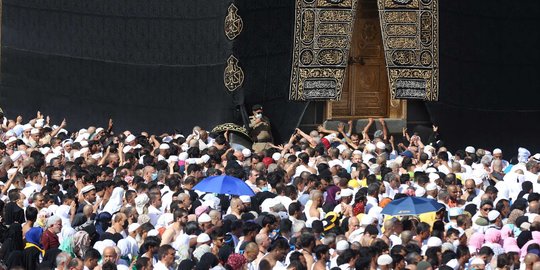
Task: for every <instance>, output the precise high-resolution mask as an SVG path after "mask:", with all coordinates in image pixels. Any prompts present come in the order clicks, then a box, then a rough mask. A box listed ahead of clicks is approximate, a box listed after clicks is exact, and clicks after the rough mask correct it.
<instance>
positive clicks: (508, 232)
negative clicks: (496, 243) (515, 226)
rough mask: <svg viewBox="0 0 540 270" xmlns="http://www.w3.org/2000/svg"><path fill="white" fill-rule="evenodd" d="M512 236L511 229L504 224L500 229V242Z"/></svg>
mask: <svg viewBox="0 0 540 270" xmlns="http://www.w3.org/2000/svg"><path fill="white" fill-rule="evenodd" d="M513 235H514V231H513V230H512V228H510V225H509V224H506V225H504V226H503V227H502V228H501V238H502V240H505V239H506V238H508V237H512V236H513Z"/></svg>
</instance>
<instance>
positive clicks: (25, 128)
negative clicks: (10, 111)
mask: <svg viewBox="0 0 540 270" xmlns="http://www.w3.org/2000/svg"><path fill="white" fill-rule="evenodd" d="M23 130H32V125H30V124H26V125H24V126H23Z"/></svg>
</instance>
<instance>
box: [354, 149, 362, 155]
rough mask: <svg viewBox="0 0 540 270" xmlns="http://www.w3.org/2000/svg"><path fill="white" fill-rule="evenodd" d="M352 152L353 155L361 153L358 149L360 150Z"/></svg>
mask: <svg viewBox="0 0 540 270" xmlns="http://www.w3.org/2000/svg"><path fill="white" fill-rule="evenodd" d="M352 154H353V155H361V154H362V151H360V150H354V151H353V152H352Z"/></svg>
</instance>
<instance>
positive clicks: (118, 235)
mask: <svg viewBox="0 0 540 270" xmlns="http://www.w3.org/2000/svg"><path fill="white" fill-rule="evenodd" d="M112 222H113V224H112V226H111V227H109V229H107V233H110V234H111V235H112V237H111V239H112V240H113V241H114V242H115V243H118V241H120V239H122V238H124V237H126V232H125V230H126V229H127V228H128V226H129V222H128V218H127V216H126V214H124V213H122V212H119V213H117V214H115V215H114V216H113V219H112Z"/></svg>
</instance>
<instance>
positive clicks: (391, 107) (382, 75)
mask: <svg viewBox="0 0 540 270" xmlns="http://www.w3.org/2000/svg"><path fill="white" fill-rule="evenodd" d="M402 103H404V102H403V101H399V100H392V102H391V101H390V92H389V87H388V75H387V73H386V63H385V59H384V47H383V44H382V36H381V26H380V22H379V13H378V9H377V1H376V0H359V1H358V4H357V9H356V21H355V24H354V32H353V35H352V41H351V48H350V52H349V64H348V67H347V75H346V78H345V83H344V86H343V92H342V96H341V100H340V101H336V102H331V101H329V102H328V103H327V110H326V116H327V119H348V118H367V117H385V118H388V117H392V118H402V117H403V116H404V115H403V105H402Z"/></svg>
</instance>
